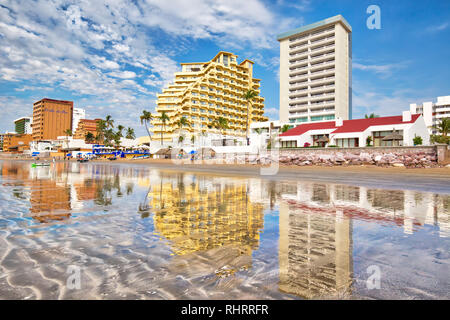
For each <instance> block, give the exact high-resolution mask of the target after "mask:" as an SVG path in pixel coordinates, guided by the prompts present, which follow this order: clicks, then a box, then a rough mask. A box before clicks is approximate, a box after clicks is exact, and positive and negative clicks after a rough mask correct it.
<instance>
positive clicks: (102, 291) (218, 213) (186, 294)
mask: <svg viewBox="0 0 450 320" xmlns="http://www.w3.org/2000/svg"><path fill="white" fill-rule="evenodd" d="M0 173H1V175H0V298H1V299H302V298H307V299H321V298H322V299H336V298H340V299H355V298H356V299H360V298H363V299H366V298H369V299H388V298H395V299H449V298H450V293H449V288H450V195H449V194H450V185H449V188H448V190H444V191H446V192H443V193H441V194H434V193H429V192H420V191H409V190H389V188H386V189H375V188H368V187H358V186H351V185H340V184H332V183H325V182H323V183H321V182H317V181H315V182H308V181H296V182H293V181H276V182H275V181H270V180H264V179H259V178H257V177H256V178H232V177H222V176H218V175H208V174H203V173H197V174H193V173H185V172H182V171H178V172H177V171H163V170H157V169H151V168H149V167H145V166H137V165H136V166H135V165H116V164H114V165H104V164H95V163H86V164H78V163H56V164H52V165H51V166H50V167H38V168H31V165H30V163H29V162H9V161H2V162H0Z"/></svg>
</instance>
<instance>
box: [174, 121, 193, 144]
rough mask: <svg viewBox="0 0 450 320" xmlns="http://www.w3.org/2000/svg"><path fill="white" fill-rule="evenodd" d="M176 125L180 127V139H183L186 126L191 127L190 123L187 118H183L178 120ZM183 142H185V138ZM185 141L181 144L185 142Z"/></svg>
mask: <svg viewBox="0 0 450 320" xmlns="http://www.w3.org/2000/svg"><path fill="white" fill-rule="evenodd" d="M175 124H176V125H177V126H178V130H179V137H181V135H182V131H183V128H184V127H186V126H187V127H189V126H190V123H189V121H188V119H187V118H186V117H181V118H180V119H178V120H177V122H176V123H175ZM183 140H184V138H183ZM183 140H182V141H181V142H183ZM178 142H180V141H179V139H178Z"/></svg>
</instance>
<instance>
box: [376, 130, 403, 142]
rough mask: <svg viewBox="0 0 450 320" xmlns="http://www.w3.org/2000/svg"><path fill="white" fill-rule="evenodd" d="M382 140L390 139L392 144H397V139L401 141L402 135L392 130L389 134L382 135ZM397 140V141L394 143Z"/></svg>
mask: <svg viewBox="0 0 450 320" xmlns="http://www.w3.org/2000/svg"><path fill="white" fill-rule="evenodd" d="M381 140H382V141H392V145H393V146H395V145H397V146H398V145H399V143H398V141H403V136H402V135H401V134H399V133H397V131H395V130H394V131H393V132H392V133H391V134H388V135H387V136H386V137H384V138H383V139H381ZM396 141H397V143H395V142H396Z"/></svg>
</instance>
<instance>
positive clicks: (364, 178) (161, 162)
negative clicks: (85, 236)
mask: <svg viewBox="0 0 450 320" xmlns="http://www.w3.org/2000/svg"><path fill="white" fill-rule="evenodd" d="M0 161H20V162H33V161H34V160H33V159H8V158H0ZM207 161H208V160H207ZM207 161H203V163H191V162H190V161H187V162H188V163H182V164H176V163H174V162H173V161H172V160H170V159H138V160H131V159H117V160H115V161H110V160H93V161H89V162H87V163H81V164H80V165H92V164H103V165H107V164H108V165H113V166H121V165H130V164H131V165H134V166H139V167H146V168H154V169H159V170H165V171H174V172H180V171H183V172H186V173H196V174H209V175H220V176H230V177H246V178H258V179H265V180H273V181H281V180H294V181H299V180H301V181H314V182H327V183H338V184H339V183H340V184H349V185H357V186H364V187H375V188H386V189H395V190H405V189H409V190H418V191H426V192H434V193H446V194H448V193H450V168H449V167H435V168H406V167H379V166H376V165H349V166H320V165H311V166H286V165H280V166H279V170H278V172H277V173H276V174H275V175H261V174H260V169H261V167H263V166H262V165H260V164H232V163H229V164H227V163H222V164H217V163H216V164H211V163H207ZM49 162H51V160H49ZM56 162H57V163H64V162H68V163H76V160H66V161H63V160H57V161H56ZM264 167H267V166H264Z"/></svg>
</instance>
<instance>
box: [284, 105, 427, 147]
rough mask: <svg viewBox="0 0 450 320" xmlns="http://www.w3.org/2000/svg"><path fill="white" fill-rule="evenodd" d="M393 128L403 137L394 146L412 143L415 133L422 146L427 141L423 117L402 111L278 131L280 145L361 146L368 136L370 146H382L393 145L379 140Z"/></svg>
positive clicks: (307, 124)
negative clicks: (323, 140) (401, 113)
mask: <svg viewBox="0 0 450 320" xmlns="http://www.w3.org/2000/svg"><path fill="white" fill-rule="evenodd" d="M394 131H395V132H396V133H398V134H400V135H402V136H403V141H399V143H398V145H402V146H413V145H414V143H413V139H414V137H416V136H420V137H421V138H422V144H423V145H429V144H430V134H429V133H428V130H427V127H426V125H425V121H424V119H423V117H422V116H421V115H420V114H414V115H411V113H410V112H409V111H404V112H403V115H402V116H392V117H379V118H370V119H354V120H342V119H336V120H335V121H326V122H316V123H305V124H300V125H298V126H296V127H295V128H293V129H290V130H288V131H286V132H285V133H283V134H281V135H280V142H281V147H283V148H297V147H304V146H306V145H305V144H309V145H310V146H327V145H336V146H338V147H364V146H366V139H367V137H369V136H370V137H371V138H372V143H371V145H373V146H375V147H382V146H392V145H393V143H392V141H383V138H384V137H386V136H388V135H390V134H391V133H393V132H394ZM324 137H325V138H326V139H328V141H329V142H328V143H324V142H321V140H322V139H323V138H324Z"/></svg>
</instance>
